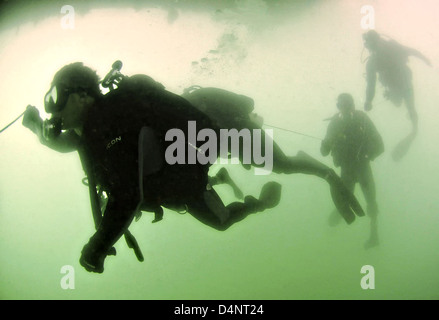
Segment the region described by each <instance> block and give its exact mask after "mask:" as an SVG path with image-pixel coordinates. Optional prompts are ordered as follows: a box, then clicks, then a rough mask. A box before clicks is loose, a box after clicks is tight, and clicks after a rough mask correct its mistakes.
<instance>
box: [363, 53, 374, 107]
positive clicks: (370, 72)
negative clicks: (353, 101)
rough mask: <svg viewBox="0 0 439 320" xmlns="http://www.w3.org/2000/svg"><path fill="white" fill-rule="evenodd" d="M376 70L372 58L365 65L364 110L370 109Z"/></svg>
mask: <svg viewBox="0 0 439 320" xmlns="http://www.w3.org/2000/svg"><path fill="white" fill-rule="evenodd" d="M376 78H377V76H376V68H375V63H374V60H373V58H371V60H369V61H368V62H367V65H366V81H367V86H366V101H365V103H364V109H365V110H366V111H369V110H371V109H372V100H373V98H374V97H375V87H376Z"/></svg>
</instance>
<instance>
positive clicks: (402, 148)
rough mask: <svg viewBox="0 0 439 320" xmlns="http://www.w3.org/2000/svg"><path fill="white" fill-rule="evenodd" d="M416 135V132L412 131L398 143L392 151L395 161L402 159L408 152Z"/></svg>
mask: <svg viewBox="0 0 439 320" xmlns="http://www.w3.org/2000/svg"><path fill="white" fill-rule="evenodd" d="M415 137H416V134H415V133H414V132H412V133H410V134H409V135H408V136H407V137H405V138H404V139H402V140H401V141H400V142H399V143H398V144H397V145H396V147H395V148H394V149H393V151H392V159H393V160H394V161H400V160H401V159H402V158H403V157H404V156H405V155H406V154H407V152H408V151H409V149H410V146H411V145H412V142H413V140H414V139H415Z"/></svg>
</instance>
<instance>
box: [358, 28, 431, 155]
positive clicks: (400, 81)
mask: <svg viewBox="0 0 439 320" xmlns="http://www.w3.org/2000/svg"><path fill="white" fill-rule="evenodd" d="M363 41H364V46H365V48H366V49H368V50H369V52H370V57H369V58H368V61H367V64H366V80H367V88H366V101H365V104H364V110H366V111H370V110H372V100H373V98H374V96H375V86H376V76H377V74H378V75H379V80H380V82H381V83H382V85H383V86H384V88H385V93H384V97H385V98H386V99H388V100H389V101H391V102H392V103H393V104H394V105H396V106H400V105H401V104H402V103H403V102H404V104H405V106H406V108H407V110H408V114H409V117H410V121H411V123H412V131H411V132H410V134H409V135H408V136H407V137H406V138H405V139H403V140H402V141H401V142H400V143H399V144H398V145H397V147H396V148H395V149H394V151H393V152H392V157H393V159H394V160H395V161H398V160H400V159H401V158H403V157H404V156H405V154H406V153H407V151H408V149H409V147H410V145H411V143H412V141H413V140H414V138H415V137H416V135H417V132H418V113H417V111H416V108H415V98H414V90H413V83H412V72H411V70H410V69H409V67H408V66H407V62H408V58H409V57H410V56H414V57H417V58H419V59H421V60H422V61H424V62H425V63H426V64H427V65H429V66H431V63H430V61H429V59H427V58H426V57H425V56H424V55H423V54H421V53H420V52H419V51H418V50H415V49H412V48H409V47H406V46H403V45H401V44H399V43H397V42H396V41H394V40H386V39H384V38H383V37H382V36H380V35H379V34H378V33H377V32H376V31H375V30H369V31H368V32H366V33H365V34H363Z"/></svg>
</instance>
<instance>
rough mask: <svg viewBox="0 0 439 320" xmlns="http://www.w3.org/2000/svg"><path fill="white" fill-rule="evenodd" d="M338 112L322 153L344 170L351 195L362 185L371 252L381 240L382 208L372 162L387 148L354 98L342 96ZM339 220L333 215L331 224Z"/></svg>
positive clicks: (337, 216)
mask: <svg viewBox="0 0 439 320" xmlns="http://www.w3.org/2000/svg"><path fill="white" fill-rule="evenodd" d="M337 108H338V110H339V113H337V114H336V115H335V116H333V117H332V119H331V120H330V122H329V125H328V129H327V133H326V137H325V139H324V140H323V141H322V144H321V148H320V151H321V154H322V155H323V156H327V155H328V154H329V153H331V155H332V157H333V161H334V165H335V166H336V167H340V168H341V179H342V181H343V183H344V184H345V185H346V187H347V188H348V189H349V190H350V191H352V192H354V188H355V185H356V184H357V183H359V184H360V187H361V189H362V191H363V194H364V198H365V199H366V202H367V214H368V216H369V217H370V220H371V222H370V237H369V239H368V241H367V242H366V244H365V247H366V248H371V247H374V246H377V245H378V244H379V238H378V222H377V215H378V204H377V201H376V188H375V181H374V178H373V174H372V169H371V166H370V162H371V161H373V160H375V159H376V158H377V157H378V156H379V155H381V154H382V153H383V152H384V144H383V140H382V138H381V135H380V134H379V132H378V130H377V129H376V127H375V125H374V124H373V122H372V121H371V120H370V119H369V117H368V116H367V115H366V113H364V112H362V111H360V110H355V104H354V99H353V98H352V96H351V95H350V94H348V93H342V94H340V95H339V96H338V98H337ZM339 220H340V219H339V215H338V214H337V213H336V211H335V212H334V211H333V213H332V214H331V217H330V224H331V225H335V224H336V223H338V221H339Z"/></svg>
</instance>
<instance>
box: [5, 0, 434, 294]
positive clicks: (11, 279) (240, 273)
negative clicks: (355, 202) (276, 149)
mask: <svg viewBox="0 0 439 320" xmlns="http://www.w3.org/2000/svg"><path fill="white" fill-rule="evenodd" d="M89 3H92V2H91V1H90V2H89ZM157 3H158V2H157ZM160 3H161V4H162V5H157V4H155V3H154V2H152V1H150V2H148V5H145V7H142V6H139V5H138V6H136V7H135V8H129V6H128V5H126V6H125V5H124V6H122V5H120V4H119V5H118V6H117V7H116V6H114V7H113V6H111V5H108V7H107V8H106V7H103V6H99V7H98V6H97V5H95V6H93V4H89V6H88V7H84V6H81V5H80V3H79V2H78V4H75V1H73V2H71V5H72V6H73V8H74V9H75V17H74V27H73V29H66V28H65V27H66V25H65V24H64V25H62V24H61V21H62V18H63V17H65V14H62V13H60V10H61V7H62V5H63V3H62V4H61V3H59V4H57V2H53V3H52V4H44V2H42V4H41V5H39V6H36V7H32V8H31V9H29V7H28V6H26V5H23V4H22V6H21V7H18V6H17V7H12V8H11V7H9V8H7V9H8V10H10V11H8V12H9V14H7V15H6V14H5V13H2V18H1V20H0V22H1V24H0V26H1V30H0V31H1V33H0V54H1V55H0V70H2V77H1V80H0V92H1V95H0V105H1V107H0V114H1V117H0V119H1V120H0V121H1V122H0V126H1V127H3V126H4V125H6V124H7V123H9V121H11V120H13V119H14V118H15V117H16V116H18V115H19V114H20V113H21V112H22V111H23V110H24V108H25V107H26V105H28V104H32V105H35V106H37V107H38V108H39V109H40V110H43V109H44V108H43V104H42V103H43V95H44V93H45V92H46V91H47V89H48V87H49V84H50V81H51V79H52V76H53V74H54V73H55V71H56V70H58V69H59V68H60V67H61V66H63V65H65V64H67V63H70V62H73V61H83V62H84V63H85V64H86V65H88V66H91V67H92V68H94V69H96V70H97V72H98V74H99V75H100V76H101V77H103V76H104V75H105V74H106V73H107V72H108V70H109V68H110V66H111V64H112V63H113V61H115V60H117V59H120V60H122V61H123V62H124V68H123V70H122V71H123V72H124V73H125V74H128V75H130V74H135V73H146V74H148V75H150V76H151V77H153V78H154V79H156V80H157V81H160V82H162V83H163V84H164V85H165V86H166V87H167V89H168V90H170V91H172V92H175V93H178V94H180V93H182V91H183V89H184V88H185V87H188V86H190V85H194V84H198V85H202V86H215V87H220V88H224V89H228V90H231V91H234V92H237V93H241V94H245V95H248V96H251V97H252V98H253V99H254V100H255V103H256V112H257V113H258V114H260V115H261V116H263V117H264V119H265V122H266V123H267V124H270V125H274V126H278V127H282V128H286V129H290V130H294V131H298V132H302V133H306V134H308V135H313V136H317V137H323V136H324V134H325V131H326V126H327V122H324V121H323V119H325V118H328V117H330V116H332V115H333V114H334V113H335V112H336V111H337V110H336V107H335V100H336V97H337V95H338V94H339V93H341V92H350V93H351V94H352V95H353V96H354V98H355V100H356V103H357V108H359V109H361V108H362V105H363V102H364V90H365V80H364V77H363V74H364V68H365V65H364V64H362V62H361V56H362V50H363V44H362V40H361V34H362V33H363V32H364V30H363V29H362V25H361V21H362V18H363V17H364V14H362V13H361V9H362V8H363V6H364V5H372V6H373V8H374V9H375V25H376V29H377V30H378V31H380V32H382V33H384V34H386V35H389V36H391V37H393V38H394V39H396V40H398V41H400V42H401V43H403V44H406V45H408V46H411V47H414V48H416V49H418V50H420V51H421V52H422V53H424V54H425V55H426V56H428V57H429V58H430V60H431V61H432V63H433V67H431V68H430V67H427V66H426V65H424V64H423V63H422V62H421V61H420V60H416V59H414V58H412V59H411V60H410V63H409V65H410V67H411V69H412V71H413V75H414V85H415V98H416V105H417V108H418V112H419V118H420V120H419V121H420V122H419V127H420V130H419V134H418V137H417V138H416V140H415V142H414V143H413V145H412V148H411V149H410V151H409V153H408V154H407V156H406V157H405V158H404V159H403V160H402V161H400V162H398V163H395V162H394V161H393V160H392V159H391V157H390V152H391V150H392V148H393V147H394V146H395V145H396V144H397V142H398V141H399V140H400V139H401V138H402V137H404V136H405V135H406V134H407V133H408V131H409V129H410V123H409V120H408V117H407V112H406V109H404V108H403V107H401V108H396V107H394V106H393V105H391V104H390V103H388V102H387V101H386V100H385V99H384V98H383V97H382V89H381V87H380V86H378V88H379V89H378V90H377V96H376V98H375V101H374V109H373V110H372V111H371V112H370V113H369V116H370V117H371V119H372V120H373V121H374V123H375V124H376V126H377V128H378V130H379V131H380V132H381V134H382V136H383V139H384V142H385V145H386V152H385V153H384V155H382V156H381V157H380V158H379V159H377V160H376V161H375V162H374V163H373V171H374V174H375V180H376V184H377V193H378V203H379V208H380V215H379V235H380V240H381V243H380V246H379V247H377V248H373V249H370V250H364V248H363V245H364V242H365V241H366V239H367V237H368V232H369V219H368V218H367V217H364V218H359V219H357V220H356V221H355V222H354V223H353V224H352V225H350V226H347V225H345V224H340V225H339V226H337V227H330V226H329V225H328V221H327V220H328V216H329V213H330V211H331V210H332V208H333V205H332V201H331V198H330V194H329V188H328V186H327V185H326V183H324V182H323V181H321V180H319V179H317V178H314V177H309V176H304V175H289V176H280V175H275V174H272V175H269V176H255V175H254V174H253V172H252V171H245V170H243V169H242V168H241V166H239V165H229V166H228V169H229V171H230V173H231V174H232V176H233V177H234V179H235V180H236V181H237V183H238V184H239V185H240V187H241V188H242V190H243V191H244V193H245V194H252V195H255V196H256V195H258V193H259V190H260V188H261V186H262V185H263V184H264V183H265V182H267V181H271V180H273V181H278V182H280V183H281V184H282V185H283V194H282V201H281V203H280V205H279V206H278V207H276V208H275V209H272V210H268V211H265V212H263V213H260V214H257V215H253V216H250V217H248V218H247V219H246V220H245V221H243V222H241V223H239V224H236V225H234V226H233V227H232V228H230V229H229V230H227V231H225V232H218V231H215V230H213V229H210V228H208V227H207V226H204V225H202V224H200V223H199V222H198V221H197V220H195V219H194V218H192V217H191V216H190V215H179V214H177V213H173V212H170V211H165V219H164V220H163V221H162V222H160V223H157V224H151V221H152V219H153V217H152V215H149V214H145V215H144V216H143V218H142V219H141V220H140V221H139V222H135V223H133V225H132V226H131V228H130V230H131V231H132V233H133V234H134V235H135V236H136V238H137V240H138V242H139V245H140V247H141V248H142V250H143V254H144V256H145V261H144V262H143V263H139V262H138V261H137V260H136V258H135V256H134V254H133V253H132V251H131V250H129V249H128V248H127V246H126V244H125V241H124V240H123V239H122V240H120V241H119V242H118V243H117V244H116V249H117V250H118V255H117V257H109V258H107V260H106V263H105V272H104V274H102V275H96V274H90V273H87V272H86V271H85V270H84V269H83V268H82V267H81V266H80V265H79V262H78V260H79V255H80V251H81V249H82V247H83V245H84V244H85V243H86V242H87V241H88V238H89V237H90V236H91V235H92V233H93V231H94V230H93V228H94V227H93V221H92V216H91V212H90V207H89V199H88V190H87V188H86V187H84V186H83V185H82V184H81V179H82V178H83V172H82V169H81V166H80V163H79V159H78V157H77V155H76V154H57V153H55V152H53V151H51V150H49V149H47V148H45V147H43V146H41V145H40V144H39V143H38V141H37V139H36V138H35V137H34V136H33V134H32V133H31V132H30V131H29V130H27V129H25V128H24V127H22V126H21V125H20V124H15V125H14V126H12V127H10V128H9V129H8V130H6V131H4V132H3V133H1V134H0V163H1V166H0V179H1V180H0V199H1V200H0V221H1V222H0V239H1V240H0V298H2V299H437V298H439V275H438V272H437V270H438V267H439V250H438V247H439V231H438V230H439V201H438V196H437V194H438V191H439V188H438V181H439V173H438V170H437V168H438V166H437V159H438V157H439V148H438V147H437V137H438V136H439V135H438V132H439V130H438V129H437V128H438V127H437V115H438V111H437V102H438V98H439V95H438V92H439V91H438V90H437V85H438V83H439V82H438V68H437V65H438V64H439V59H438V58H439V47H438V46H437V44H436V43H437V39H438V36H439V35H438V32H439V31H438V30H439V28H438V27H439V22H438V20H437V17H436V16H435V13H436V12H437V10H438V9H439V4H438V3H437V1H435V0H422V1H418V2H417V3H416V4H414V3H413V2H412V1H409V0H404V1H402V0H399V1H396V0H385V1H384V0H380V1H349V0H341V1H302V2H297V4H293V1H273V2H271V4H272V6H267V5H266V3H265V2H263V1H258V0H254V1H251V0H248V1H236V2H233V1H230V2H218V3H217V2H215V1H211V2H203V3H201V2H200V1H198V2H197V1H193V2H191V1H189V0H188V1H175V2H174V1H167V2H165V1H161V2H160ZM163 3H165V4H166V5H163ZM273 3H278V5H277V6H276V5H273ZM396 7H397V8H396ZM64 23H67V22H66V21H65V20H64ZM63 26H64V28H63ZM366 54H367V52H364V55H366ZM43 115H44V114H43ZM274 138H275V140H276V141H277V142H278V143H279V144H280V145H281V146H282V148H283V150H284V151H285V153H287V154H289V155H294V154H295V153H297V151H299V150H304V151H306V152H307V153H309V154H310V155H312V156H314V157H316V158H317V159H319V160H321V161H323V162H324V163H326V164H328V165H331V166H332V160H331V159H330V158H322V157H321V156H320V153H319V148H320V143H319V141H318V140H314V139H311V138H307V137H304V136H301V135H297V134H293V133H290V132H286V131H283V130H278V129H275V131H274ZM218 169H219V167H218V166H216V167H213V168H212V170H213V171H216V170H218ZM213 171H212V172H213ZM217 191H218V192H219V193H220V195H221V196H222V198H223V199H224V202H225V203H229V202H232V201H234V200H235V198H234V196H233V193H232V191H231V189H230V188H228V187H227V186H219V187H217ZM356 195H357V196H358V198H359V199H360V201H361V202H362V203H363V204H364V199H363V196H362V194H361V192H360V190H359V188H358V189H357V190H356ZM65 265H70V266H72V267H73V270H74V276H75V277H74V284H75V288H74V289H63V288H62V286H61V280H62V278H63V277H64V276H65V274H62V273H61V272H60V271H61V268H62V267H63V266H65ZM365 265H370V266H373V267H374V270H375V289H373V290H370V289H369V290H364V289H362V287H361V280H362V278H363V277H364V276H365V275H364V274H362V273H361V272H360V270H361V268H362V267H363V266H365Z"/></svg>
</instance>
